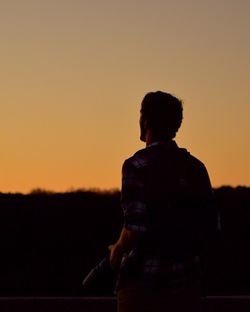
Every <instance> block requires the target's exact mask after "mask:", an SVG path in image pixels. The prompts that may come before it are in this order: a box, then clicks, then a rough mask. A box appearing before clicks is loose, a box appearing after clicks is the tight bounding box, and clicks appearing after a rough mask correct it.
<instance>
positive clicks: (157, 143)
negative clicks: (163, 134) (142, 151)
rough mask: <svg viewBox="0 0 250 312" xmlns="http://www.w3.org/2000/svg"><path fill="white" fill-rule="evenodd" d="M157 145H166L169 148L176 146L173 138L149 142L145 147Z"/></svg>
mask: <svg viewBox="0 0 250 312" xmlns="http://www.w3.org/2000/svg"><path fill="white" fill-rule="evenodd" d="M157 145H165V146H166V147H169V148H172V147H177V144H176V142H175V141H174V140H171V141H155V142H152V143H151V144H149V145H148V146H147V148H148V147H151V146H157Z"/></svg>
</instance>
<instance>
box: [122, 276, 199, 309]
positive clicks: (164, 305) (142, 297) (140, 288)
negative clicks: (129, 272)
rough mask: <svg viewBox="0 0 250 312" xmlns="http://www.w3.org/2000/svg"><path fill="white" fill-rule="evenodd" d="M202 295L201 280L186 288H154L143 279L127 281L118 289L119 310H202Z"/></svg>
mask: <svg viewBox="0 0 250 312" xmlns="http://www.w3.org/2000/svg"><path fill="white" fill-rule="evenodd" d="M201 299H202V296H201V289H200V284H199V282H194V283H192V284H190V285H189V286H186V287H185V288H182V289H179V290H173V289H172V290H171V289H169V288H168V289H167V288H159V289H152V288H150V287H147V286H146V285H145V284H144V283H143V282H142V281H139V280H130V281H127V282H126V284H125V285H124V287H123V288H121V289H119V290H118V293H117V303H118V312H163V311H164V312H201V311H202V300H201Z"/></svg>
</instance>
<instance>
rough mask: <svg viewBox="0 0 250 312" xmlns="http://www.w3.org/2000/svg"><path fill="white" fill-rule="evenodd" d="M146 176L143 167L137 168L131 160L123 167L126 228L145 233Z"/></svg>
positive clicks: (123, 207)
mask: <svg viewBox="0 0 250 312" xmlns="http://www.w3.org/2000/svg"><path fill="white" fill-rule="evenodd" d="M144 176H145V174H144V170H143V167H140V168H138V167H136V166H135V165H134V164H133V163H132V162H131V161H130V159H128V160H125V162H124V164H123V167H122V190H121V206H122V209H123V214H124V227H125V228H126V229H129V230H135V231H139V232H145V231H146V229H147V226H146V224H147V209H146V204H145V177H144Z"/></svg>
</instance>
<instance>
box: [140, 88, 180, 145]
mask: <svg viewBox="0 0 250 312" xmlns="http://www.w3.org/2000/svg"><path fill="white" fill-rule="evenodd" d="M140 112H141V117H140V129H141V135H140V139H141V141H143V142H146V133H147V131H148V130H150V131H151V135H152V137H153V139H154V140H159V141H160V140H170V139H173V138H174V137H175V135H176V133H177V131H178V129H179V128H180V126H181V122H182V118H183V115H182V112H183V107H182V102H181V100H179V99H177V98H176V97H175V96H173V95H171V94H169V93H165V92H161V91H157V92H150V93H147V94H146V95H145V97H144V98H143V100H142V103H141V111H140Z"/></svg>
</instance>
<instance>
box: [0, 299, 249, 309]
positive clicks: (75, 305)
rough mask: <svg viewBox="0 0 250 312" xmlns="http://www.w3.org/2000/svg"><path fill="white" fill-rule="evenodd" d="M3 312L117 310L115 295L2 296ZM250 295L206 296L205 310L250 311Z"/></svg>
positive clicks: (0, 300)
mask: <svg viewBox="0 0 250 312" xmlns="http://www.w3.org/2000/svg"><path fill="white" fill-rule="evenodd" d="M0 311H1V312H14V311H25V312H34V311H35V312H56V311H60V312H82V311H84V312H99V311H100V312H116V299H115V298H114V297H104V298H102V297H96V298H95V297H90V298H79V297H78V298H74V297H64V298H59V297H57V298H55V297H54V298H53V297H43V298H34V297H33V298H30V297H24V298H20V297H19V298H0ZM142 311H143V310H142ZM249 311H250V297H249V296H248V297H206V298H204V300H203V312H249Z"/></svg>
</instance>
